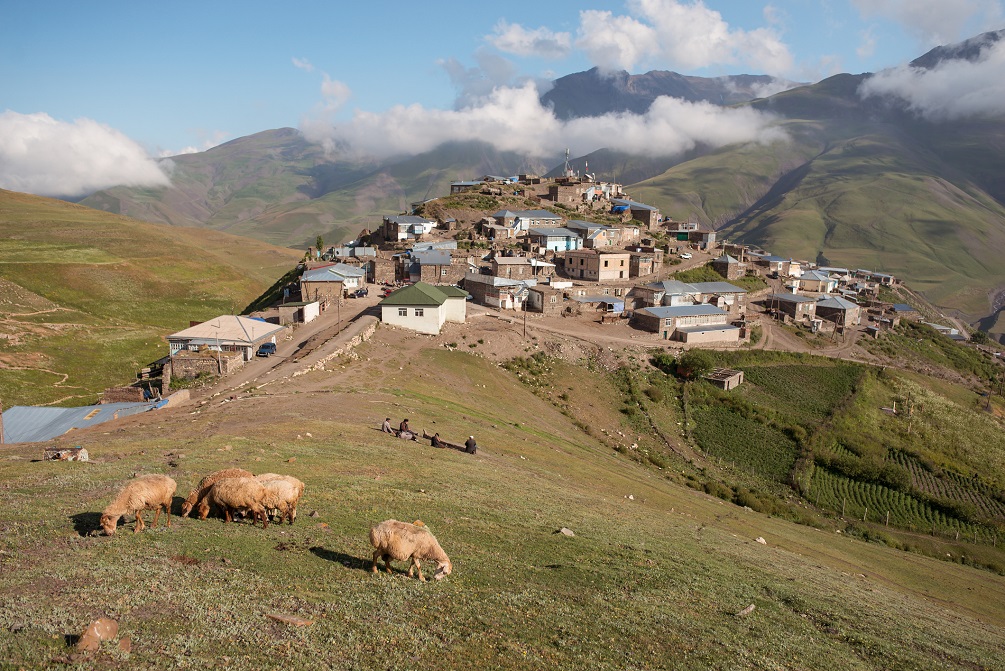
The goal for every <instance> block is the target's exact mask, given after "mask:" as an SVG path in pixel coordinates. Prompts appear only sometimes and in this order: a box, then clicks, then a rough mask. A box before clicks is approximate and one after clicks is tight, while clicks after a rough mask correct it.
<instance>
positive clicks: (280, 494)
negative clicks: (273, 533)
mask: <svg viewBox="0 0 1005 671" xmlns="http://www.w3.org/2000/svg"><path fill="white" fill-rule="evenodd" d="M255 479H256V480H258V481H259V482H261V483H262V484H263V485H264V486H265V492H266V497H265V498H266V501H265V509H266V511H267V512H268V513H269V514H270V515H273V514H276V513H278V514H279V521H280V522H282V521H283V520H282V518H283V516H284V515H285V516H286V520H287V522H289V523H290V524H293V520H295V519H297V504H298V503H299V502H300V497H301V496H303V495H304V483H303V482H301V481H300V480H297V479H296V478H295V477H293V476H292V475H279V474H278V473H262V474H261V475H256V476H255Z"/></svg>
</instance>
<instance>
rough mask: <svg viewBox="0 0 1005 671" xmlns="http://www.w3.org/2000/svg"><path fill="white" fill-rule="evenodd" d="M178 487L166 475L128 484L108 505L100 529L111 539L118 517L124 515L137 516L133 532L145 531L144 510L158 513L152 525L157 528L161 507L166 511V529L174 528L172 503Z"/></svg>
mask: <svg viewBox="0 0 1005 671" xmlns="http://www.w3.org/2000/svg"><path fill="white" fill-rule="evenodd" d="M177 488H178V485H177V484H176V483H175V481H174V480H172V479H171V478H169V477H168V476H166V475H142V476H140V477H138V478H134V479H132V480H130V481H129V482H128V483H126V486H125V487H123V488H122V490H121V491H119V495H118V496H116V497H115V500H114V501H112V502H111V503H110V504H108V507H107V508H105V509H104V511H102V513H101V529H102V531H104V533H105V535H107V536H111V535H112V534H114V533H115V527H116V526H117V525H118V523H119V518H120V517H122V516H123V515H133V514H135V515H136V527H135V528H134V529H133V533H138V532H140V531H143V529H144V524H143V511H144V510H156V511H157V512H156V513H154V521H153V522H151V523H150V526H152V527H155V526H157V518H158V517H160V514H161V508H164V515H165V517H166V519H167V526H169V527H170V526H171V501H172V500H173V499H174V493H175V490H176V489H177Z"/></svg>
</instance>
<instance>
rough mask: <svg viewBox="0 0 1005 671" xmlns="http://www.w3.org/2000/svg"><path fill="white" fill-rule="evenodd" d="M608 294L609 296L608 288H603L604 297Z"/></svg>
mask: <svg viewBox="0 0 1005 671" xmlns="http://www.w3.org/2000/svg"><path fill="white" fill-rule="evenodd" d="M610 294H611V290H610V288H609V287H604V295H605V296H609V295H610Z"/></svg>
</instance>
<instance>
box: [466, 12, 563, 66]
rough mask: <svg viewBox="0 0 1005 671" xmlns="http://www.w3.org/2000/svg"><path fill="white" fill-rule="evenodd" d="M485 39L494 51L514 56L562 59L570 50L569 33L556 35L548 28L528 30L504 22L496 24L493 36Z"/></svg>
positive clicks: (515, 24)
mask: <svg viewBox="0 0 1005 671" xmlns="http://www.w3.org/2000/svg"><path fill="white" fill-rule="evenodd" d="M485 39H486V40H488V42H489V43H490V44H492V45H493V46H494V47H495V48H496V49H499V50H500V51H503V52H505V53H509V54H514V55H516V56H537V57H540V58H564V57H565V56H567V55H568V54H569V51H570V50H571V49H572V37H571V36H570V35H569V33H556V32H554V31H552V30H549V29H548V28H535V29H533V30H529V29H527V28H524V27H523V26H521V25H520V24H518V23H508V22H506V21H500V22H499V23H497V24H496V26H495V32H494V34H493V35H490V36H488V37H486V38H485Z"/></svg>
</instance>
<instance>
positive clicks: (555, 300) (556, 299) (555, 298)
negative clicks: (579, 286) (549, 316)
mask: <svg viewBox="0 0 1005 671" xmlns="http://www.w3.org/2000/svg"><path fill="white" fill-rule="evenodd" d="M550 302H552V303H557V302H558V296H552V297H551V301H550Z"/></svg>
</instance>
